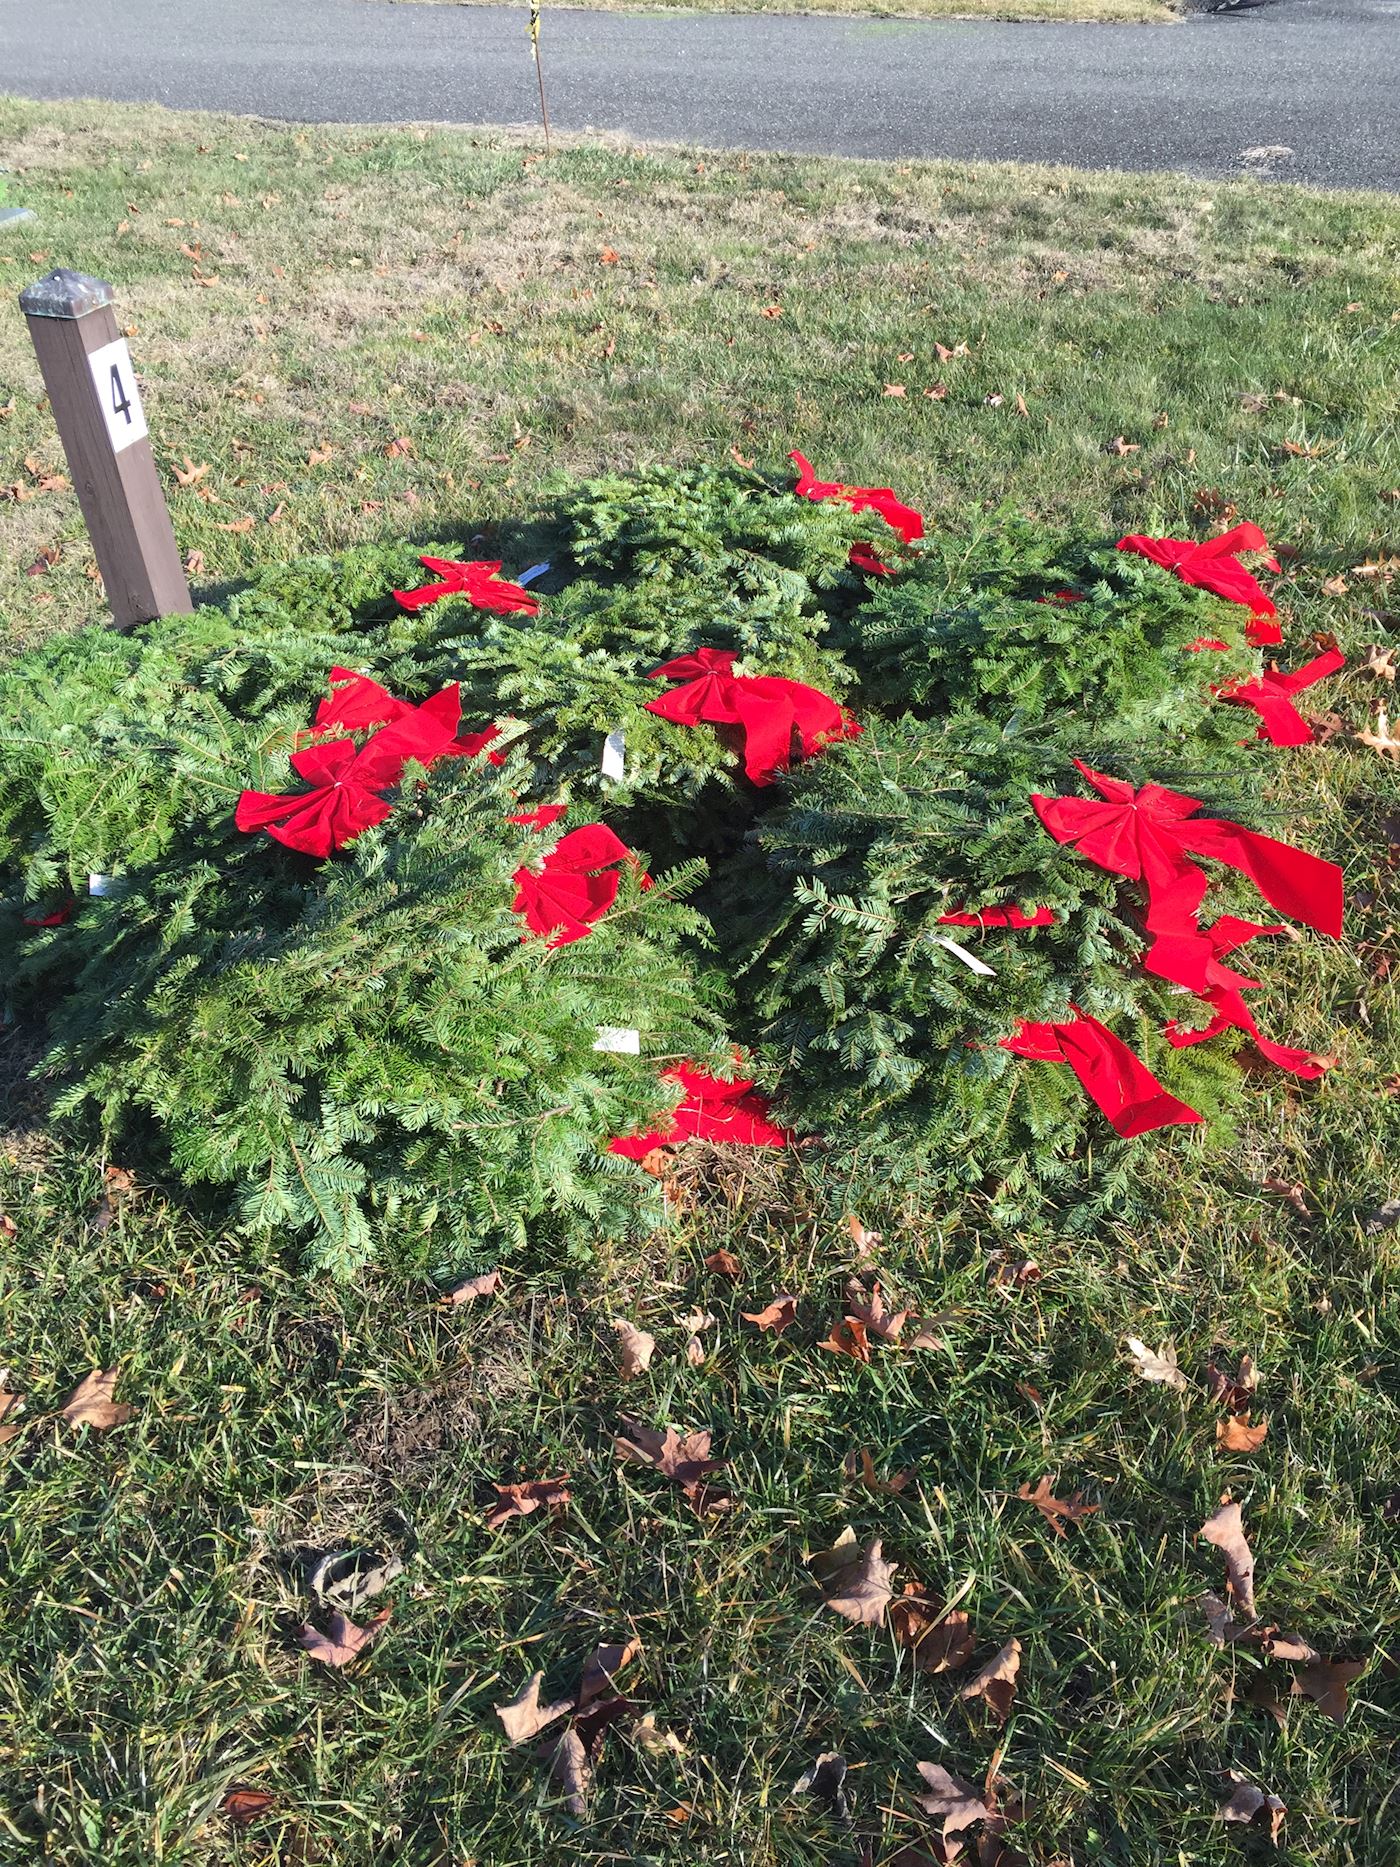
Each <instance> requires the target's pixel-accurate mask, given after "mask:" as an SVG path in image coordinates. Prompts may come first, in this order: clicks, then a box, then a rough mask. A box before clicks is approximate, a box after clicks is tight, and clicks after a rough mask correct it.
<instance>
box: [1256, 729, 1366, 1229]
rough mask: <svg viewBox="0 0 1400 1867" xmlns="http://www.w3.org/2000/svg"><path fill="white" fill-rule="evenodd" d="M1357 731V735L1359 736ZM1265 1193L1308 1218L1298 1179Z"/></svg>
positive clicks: (1271, 1181) (1272, 1179)
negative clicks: (1277, 1198)
mask: <svg viewBox="0 0 1400 1867" xmlns="http://www.w3.org/2000/svg"><path fill="white" fill-rule="evenodd" d="M1360 736H1361V735H1360V734H1359V733H1358V735H1357V737H1358V738H1360ZM1261 1185H1262V1187H1263V1190H1264V1191H1265V1192H1266V1193H1277V1194H1278V1196H1279V1198H1280V1199H1286V1200H1287V1201H1288V1203H1289V1205H1290V1206H1292V1208H1293V1210H1294V1211H1295V1212H1296V1213H1297V1215H1298V1217H1299V1218H1300V1219H1310V1218H1311V1217H1312V1212H1311V1210H1310V1209H1309V1207H1308V1201H1307V1196H1306V1194H1305V1193H1304V1191H1303V1186H1302V1182H1301V1181H1299V1180H1291V1181H1290V1180H1281V1179H1279V1178H1278V1176H1277V1175H1276V1174H1270V1176H1269V1178H1268V1179H1267V1180H1264V1181H1262V1182H1261Z"/></svg>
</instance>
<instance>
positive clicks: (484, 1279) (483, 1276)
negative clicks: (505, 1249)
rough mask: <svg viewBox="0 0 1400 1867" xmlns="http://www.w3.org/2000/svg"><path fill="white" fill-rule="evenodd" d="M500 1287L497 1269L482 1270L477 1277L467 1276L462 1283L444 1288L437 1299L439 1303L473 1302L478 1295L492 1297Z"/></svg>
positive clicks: (499, 1275) (499, 1274) (499, 1276)
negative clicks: (447, 1288) (448, 1288)
mask: <svg viewBox="0 0 1400 1867" xmlns="http://www.w3.org/2000/svg"><path fill="white" fill-rule="evenodd" d="M500 1287H501V1273H500V1272H499V1271H482V1272H481V1273H480V1275H479V1276H477V1277H469V1278H468V1279H467V1281H466V1282H465V1283H464V1284H454V1285H453V1286H452V1288H451V1289H450V1290H444V1291H443V1293H442V1295H441V1297H440V1298H439V1299H438V1301H439V1302H441V1303H452V1304H454V1305H455V1304H457V1303H474V1302H475V1301H476V1299H477V1298H478V1297H493V1296H495V1294H496V1292H497V1291H498V1290H499V1289H500Z"/></svg>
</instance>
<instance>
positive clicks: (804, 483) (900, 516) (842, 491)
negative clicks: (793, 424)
mask: <svg viewBox="0 0 1400 1867" xmlns="http://www.w3.org/2000/svg"><path fill="white" fill-rule="evenodd" d="M788 459H789V460H795V461H796V462H797V484H796V486H794V487H793V489H792V490H793V492H794V493H796V494H797V495H798V497H799V498H802V499H812V500H816V501H818V502H820V501H821V500H823V499H840V500H842V501H844V503H845V504H846V505H848V506H849V507H850V508H851V511H852V512H878V513H879V515H880V517H881V518H882V519H883V520H884V521H885V523H886V525H888V526H890V527H892V528H893V530H895V531H897V532H898V533H899V535H900V537H901V538H902V539H903V541H904V543H905V544H907V545H910V544H913V542H914V540H915V539H916V538H922V537H923V535H924V519H923V514H922V513H921V512H916V511H915V510H914V508H913V507H912V506H906V505H905V503H904V501H903V500H902V499H899V498H897V497H896V495H895V491H894V488H893V487H892V486H843V485H842V484H841V482H840V481H839V480H819V479H818V478H817V477H816V475H815V474H814V473H813V471H812V463H811V462H810V461H809V460H808V459H807V458H806V456H805V455H803V454H799V453H798V452H797V450H796V449H795V448H794V449H793V451H792V453H790V454H789V455H788ZM849 561H850V564H851V566H852V568H853V569H855V570H863V571H865V572H866V573H867V574H868V575H870V576H872V577H893V576H894V566H893V565H892V564H886V563H885V562H884V560H883V559H882V558H881V557H880V555H879V554H878V552H877V551H876V550H875V548H874V546H873V545H869V544H855V545H852V546H851V553H850V559H849Z"/></svg>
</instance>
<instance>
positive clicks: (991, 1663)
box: [958, 1640, 1021, 1724]
mask: <svg viewBox="0 0 1400 1867" xmlns="http://www.w3.org/2000/svg"><path fill="white" fill-rule="evenodd" d="M1020 1670H1021V1643H1020V1641H1019V1640H1008V1641H1007V1643H1006V1645H1005V1646H1004V1647H1003V1648H1002V1650H1001V1652H1000V1653H998V1654H997V1655H996V1657H995V1658H994V1659H991V1660H988V1662H987V1664H986V1665H985V1666H984V1667H983V1668H982V1670H981V1671H980V1672H979V1673H977V1674H975V1675H974V1677H973V1678H971V1679H969V1680H968V1682H967V1684H966V1685H965V1686H964V1687H963V1688H962V1690H961V1691H960V1692H959V1693H958V1697H959V1698H960V1699H961V1700H962V1701H963V1702H964V1703H966V1702H967V1701H968V1700H969V1699H974V1698H980V1699H984V1700H985V1701H986V1703H987V1705H988V1707H989V1708H990V1710H991V1712H992V1715H993V1716H994V1717H995V1719H996V1721H997V1723H998V1724H1005V1723H1006V1720H1007V1718H1008V1717H1009V1716H1010V1714H1011V1702H1012V1700H1013V1699H1014V1698H1015V1696H1016V1675H1017V1673H1019V1672H1020Z"/></svg>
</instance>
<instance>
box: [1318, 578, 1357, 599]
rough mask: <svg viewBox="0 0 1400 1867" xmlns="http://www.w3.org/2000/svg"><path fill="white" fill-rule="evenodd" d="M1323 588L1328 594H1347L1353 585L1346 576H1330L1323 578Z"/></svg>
mask: <svg viewBox="0 0 1400 1867" xmlns="http://www.w3.org/2000/svg"><path fill="white" fill-rule="evenodd" d="M1322 588H1323V591H1324V593H1325V594H1326V595H1327V596H1345V595H1346V594H1347V592H1348V591H1349V590H1350V589H1351V585H1350V584H1349V583H1348V582H1347V580H1346V578H1345V577H1328V578H1325V579H1324V580H1323V585H1322Z"/></svg>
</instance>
